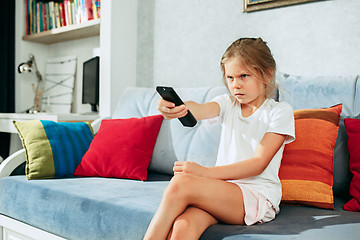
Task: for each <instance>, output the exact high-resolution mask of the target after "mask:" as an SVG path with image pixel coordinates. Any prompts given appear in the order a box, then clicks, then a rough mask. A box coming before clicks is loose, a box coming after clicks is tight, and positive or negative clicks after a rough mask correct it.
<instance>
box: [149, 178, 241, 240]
mask: <svg viewBox="0 0 360 240" xmlns="http://www.w3.org/2000/svg"><path fill="white" fill-rule="evenodd" d="M189 206H193V207H196V208H199V209H202V210H203V211H205V212H207V213H209V214H210V215H211V216H213V217H214V218H216V219H217V220H219V221H222V222H225V223H229V224H243V223H244V204H243V195H242V192H241V190H240V188H239V187H238V186H237V185H236V184H233V183H229V182H226V181H222V180H217V179H209V178H202V177H198V176H193V175H188V174H180V175H176V176H174V177H173V179H172V180H171V181H170V184H169V186H168V187H167V188H166V190H165V192H164V195H163V199H162V201H161V203H160V206H159V208H158V210H157V212H156V214H155V216H154V217H153V219H152V221H151V223H150V225H149V228H148V230H147V232H146V234H145V237H144V239H161V240H164V239H166V238H167V236H168V235H169V232H170V230H171V229H172V227H173V224H174V221H175V219H176V218H177V217H179V216H180V215H181V214H182V213H184V212H185V210H186V209H187V208H188V207H189ZM173 230H174V229H173Z"/></svg>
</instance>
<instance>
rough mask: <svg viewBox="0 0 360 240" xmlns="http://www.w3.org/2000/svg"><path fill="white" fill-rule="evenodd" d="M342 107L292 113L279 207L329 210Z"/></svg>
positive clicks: (282, 166) (283, 162) (280, 175)
mask: <svg viewBox="0 0 360 240" xmlns="http://www.w3.org/2000/svg"><path fill="white" fill-rule="evenodd" d="M341 110H342V105H341V104H340V105H336V106H334V107H331V108H326V109H304V110H296V111H295V112H294V115H295V135H296V139H295V141H294V142H293V143H290V144H287V145H286V146H285V149H284V154H283V158H282V161H281V166H280V171H279V177H280V179H281V184H282V192H283V195H282V202H283V203H301V204H306V205H311V206H316V207H321V208H330V209H332V208H333V204H334V201H333V191H332V185H333V165H334V146H335V142H336V137H337V133H338V126H339V120H340V113H341Z"/></svg>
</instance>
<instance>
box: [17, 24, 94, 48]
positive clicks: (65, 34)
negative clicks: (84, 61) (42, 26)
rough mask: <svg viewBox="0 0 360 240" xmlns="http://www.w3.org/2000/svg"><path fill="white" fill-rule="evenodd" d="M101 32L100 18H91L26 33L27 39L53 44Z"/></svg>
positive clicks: (25, 37)
mask: <svg viewBox="0 0 360 240" xmlns="http://www.w3.org/2000/svg"><path fill="white" fill-rule="evenodd" d="M99 34H100V19H95V20H90V21H88V22H84V23H80V24H74V25H69V26H64V27H60V28H53V29H51V30H48V31H43V32H40V33H34V34H30V35H24V36H23V37H22V39H23V40H25V41H31V42H37V43H44V44H52V43H58V42H63V41H68V40H75V39H80V38H85V37H91V36H96V35H99Z"/></svg>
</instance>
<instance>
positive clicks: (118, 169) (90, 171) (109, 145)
mask: <svg viewBox="0 0 360 240" xmlns="http://www.w3.org/2000/svg"><path fill="white" fill-rule="evenodd" d="M162 121H163V116H161V115H154V116H148V117H143V118H128V119H105V120H102V122H101V125H100V129H99V131H98V132H97V134H96V135H95V138H94V140H93V141H92V143H91V145H90V147H89V150H88V151H87V152H86V153H85V155H84V157H83V159H82V161H81V163H80V164H79V166H78V167H77V168H76V170H75V173H74V175H75V176H90V177H115V178H129V179H137V180H142V181H145V180H146V178H147V168H148V166H149V163H150V160H151V156H152V154H153V150H154V145H155V142H156V139H157V136H158V133H159V130H160V126H161V123H162Z"/></svg>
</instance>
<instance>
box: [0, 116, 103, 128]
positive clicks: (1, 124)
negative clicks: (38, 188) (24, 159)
mask: <svg viewBox="0 0 360 240" xmlns="http://www.w3.org/2000/svg"><path fill="white" fill-rule="evenodd" d="M98 117H99V115H97V114H79V113H64V114H55V113H34V114H29V113H0V132H7V133H17V130H16V128H15V126H14V124H13V121H14V120H15V121H26V120H52V121H56V122H85V121H89V122H91V121H94V120H95V119H97V118H98Z"/></svg>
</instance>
